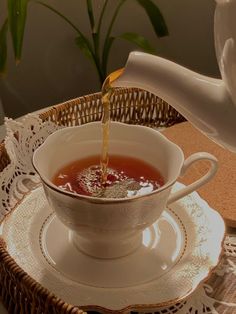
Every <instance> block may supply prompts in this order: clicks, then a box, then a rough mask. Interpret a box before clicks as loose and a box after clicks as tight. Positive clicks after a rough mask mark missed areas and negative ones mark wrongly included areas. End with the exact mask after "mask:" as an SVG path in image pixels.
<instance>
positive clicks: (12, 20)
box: [0, 0, 168, 84]
mask: <svg viewBox="0 0 236 314" xmlns="http://www.w3.org/2000/svg"><path fill="white" fill-rule="evenodd" d="M84 1H85V0H84ZM128 1H129V0H119V1H116V5H115V6H113V8H112V12H111V15H110V16H111V19H110V20H107V18H106V17H105V13H106V11H107V10H108V4H109V2H110V1H109V0H105V1H103V4H102V6H101V10H100V12H98V14H97V17H95V12H94V7H93V2H92V1H91V0H87V1H86V9H87V15H88V21H89V22H88V23H89V28H90V36H85V35H84V33H83V32H82V31H81V30H80V26H77V25H76V24H74V23H73V22H72V21H71V19H70V18H69V17H67V16H65V15H64V14H63V13H62V12H59V11H58V10H57V9H56V8H54V7H52V6H51V5H49V4H48V3H46V2H42V1H29V0H8V17H7V18H6V20H5V21H4V22H3V23H1V25H0V27H1V29H0V73H4V72H5V71H6V62H7V48H8V47H7V34H8V32H9V33H10V35H11V38H12V43H13V49H14V55H15V60H16V63H19V61H20V59H21V54H22V45H23V37H24V30H25V25H26V17H27V9H28V5H29V3H31V5H42V6H44V7H45V8H46V9H49V10H51V11H52V12H54V13H55V14H56V15H57V16H59V17H61V18H62V19H63V20H64V21H65V22H66V23H67V24H69V25H70V26H71V27H72V28H73V29H74V31H75V34H76V39H75V43H76V45H77V46H78V47H79V49H80V51H81V52H82V53H83V54H84V55H85V56H86V57H87V58H88V59H89V60H90V61H91V62H92V63H93V64H94V66H95V69H96V73H97V75H98V77H99V81H100V83H101V84H102V83H103V81H104V79H105V78H106V76H107V64H108V60H109V56H110V55H111V48H112V45H113V43H114V41H115V40H120V39H121V40H122V39H123V40H128V41H129V42H131V43H133V44H134V45H136V46H138V47H139V48H141V49H142V50H143V51H146V52H149V53H155V50H154V49H153V47H152V45H151V44H150V43H149V41H148V40H147V39H146V38H145V37H143V36H142V35H140V34H137V33H131V32H126V33H122V34H120V35H118V36H114V35H112V30H113V26H114V24H115V22H116V18H117V16H118V15H119V13H120V11H121V10H122V9H125V3H126V2H128ZM135 2H136V3H137V4H138V5H139V6H140V7H141V8H142V9H143V10H144V11H145V12H146V14H147V17H148V19H149V21H150V23H151V25H152V27H153V30H154V31H155V33H156V35H157V36H158V37H162V36H166V35H168V29H167V26H166V23H165V20H164V18H163V16H162V13H161V11H160V10H159V8H158V6H157V5H156V4H155V3H154V2H153V1H152V0H136V1H135ZM81 14H84V12H81ZM78 24H79V23H78ZM105 24H106V25H105ZM103 34H105V37H104V38H102V35H103Z"/></svg>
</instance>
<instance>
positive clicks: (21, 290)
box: [0, 89, 184, 314]
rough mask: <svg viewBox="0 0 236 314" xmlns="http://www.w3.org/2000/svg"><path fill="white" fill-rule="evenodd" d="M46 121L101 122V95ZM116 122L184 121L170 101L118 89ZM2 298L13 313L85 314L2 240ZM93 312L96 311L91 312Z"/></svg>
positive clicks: (1, 163) (1, 161) (1, 164)
mask: <svg viewBox="0 0 236 314" xmlns="http://www.w3.org/2000/svg"><path fill="white" fill-rule="evenodd" d="M39 116H40V118H41V119H42V120H43V121H46V120H48V121H52V122H54V123H56V124H58V125H63V126H74V125H81V124H84V123H88V122H91V121H99V120H101V116H102V104H101V94H100V93H97V94H92V95H88V96H84V97H80V98H77V99H74V100H70V101H67V102H65V103H63V104H59V105H56V106H54V107H52V108H51V109H49V110H47V111H45V112H43V113H41V114H40V115H39ZM111 118H112V120H116V121H121V122H125V123H129V124H140V125H145V126H150V127H168V126H171V125H173V124H175V123H179V122H182V121H184V118H183V117H182V116H181V115H180V114H179V113H178V112H177V111H176V110H174V109H173V108H172V107H170V106H169V105H168V104H167V103H166V102H164V101H163V100H161V99H160V98H158V97H157V96H154V95H152V94H150V93H148V92H146V91H142V90H138V89H118V90H117V91H116V92H115V94H114V96H113V101H112V106H111ZM9 163H10V159H9V156H8V155H7V153H6V149H5V146H4V143H2V144H1V145H0V171H2V170H3V169H4V168H5V167H6V166H7V165H8V164H9ZM0 282H1V285H0V298H1V300H2V302H3V304H4V306H5V307H6V309H7V310H8V312H9V313H24V314H27V313H32V314H33V313H66V314H69V313H70V314H72V313H83V311H82V310H80V309H79V308H78V307H77V306H74V305H71V304H67V303H65V302H64V301H63V300H61V299H60V298H58V297H57V296H55V295H53V294H52V293H50V291H48V290H47V289H45V288H43V287H42V286H41V285H40V284H39V283H38V282H36V281H35V280H33V279H32V278H31V277H30V276H29V275H28V274H27V273H25V272H24V271H23V270H22V269H21V268H20V267H19V266H18V265H17V264H16V263H15V261H14V259H13V258H12V257H11V256H10V255H9V253H8V251H7V247H6V244H5V243H4V241H3V239H1V238H0ZM90 310H93V309H90Z"/></svg>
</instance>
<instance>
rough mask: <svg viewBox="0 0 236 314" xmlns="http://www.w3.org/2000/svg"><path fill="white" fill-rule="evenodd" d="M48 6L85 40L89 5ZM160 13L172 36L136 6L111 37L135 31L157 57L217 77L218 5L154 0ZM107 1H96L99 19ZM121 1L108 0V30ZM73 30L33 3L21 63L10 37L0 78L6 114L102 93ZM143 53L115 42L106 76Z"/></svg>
mask: <svg viewBox="0 0 236 314" xmlns="http://www.w3.org/2000/svg"><path fill="white" fill-rule="evenodd" d="M45 2H46V3H47V4H50V5H52V6H53V7H54V8H57V9H58V11H60V12H63V14H64V15H66V16H67V17H69V18H70V19H71V21H73V23H74V24H75V25H77V26H78V27H79V28H80V29H81V30H82V31H83V32H84V33H85V34H86V35H89V30H88V26H89V21H88V15H87V11H86V1H85V0H79V1H78V0H48V1H46V0H45ZM153 2H155V4H157V5H158V7H159V8H160V10H161V12H162V14H163V16H164V19H165V22H166V24H167V27H168V29H169V35H168V36H166V37H162V38H157V37H156V35H155V33H154V31H153V28H152V26H151V24H150V21H149V19H148V18H147V15H146V14H145V11H144V10H142V8H141V7H140V6H138V4H137V3H136V2H135V1H134V0H129V1H126V3H125V4H124V5H123V7H122V9H121V11H120V13H119V16H118V17H117V20H116V22H115V24H114V29H113V32H112V33H113V34H114V35H117V34H120V33H122V32H136V33H139V34H142V35H143V36H145V37H146V38H148V39H149V41H150V42H151V43H152V45H153V46H154V47H155V49H156V51H157V54H158V55H160V56H162V57H165V58H167V59H170V60H172V61H175V62H178V63H179V64H182V65H184V66H186V67H188V68H190V69H192V70H194V71H198V72H200V73H202V74H206V75H209V76H213V77H219V76H220V74H219V70H218V65H217V61H216V57H215V50H214V39H213V22H214V10H215V1H214V0H207V1H206V0H194V1H190V0H153ZM103 3H104V1H103V0H96V1H93V4H94V10H95V12H96V13H97V14H98V12H99V10H101V7H102V5H103ZM117 3H118V0H112V1H110V3H109V5H110V7H108V10H107V12H106V15H105V16H104V19H103V23H104V30H105V29H106V24H107V25H108V21H109V20H110V19H111V14H110V12H113V11H112V10H114V6H115V5H116V4H117ZM6 5H7V1H6V0H0V25H2V23H3V21H4V19H5V17H6ZM75 37H76V33H75V31H74V30H73V29H72V28H71V27H70V26H69V25H68V24H67V23H66V22H65V21H64V20H63V19H62V18H60V17H58V16H57V15H56V14H54V13H53V12H51V11H50V10H48V9H47V8H45V7H43V6H41V5H40V4H38V3H36V2H34V1H30V2H29V6H28V15H27V22H26V28H25V36H24V43H23V51H22V60H21V62H20V64H19V65H18V66H16V65H15V62H14V56H13V52H12V49H11V48H12V43H11V39H10V36H8V46H9V48H10V49H9V51H8V55H9V57H8V61H7V73H6V75H5V77H4V78H1V79H0V102H1V104H2V108H3V110H4V112H5V115H6V116H8V117H12V118H15V117H19V116H21V115H23V114H26V113H28V112H32V111H35V110H38V109H40V108H43V107H47V106H50V105H53V104H57V103H60V102H63V101H65V100H68V99H71V98H75V97H78V96H81V95H86V94H90V93H94V92H99V91H100V85H99V80H98V77H97V73H96V71H95V68H94V66H93V65H92V64H91V62H90V61H89V60H88V59H86V58H85V56H84V55H83V54H82V53H81V51H80V50H79V48H78V47H77V46H76V44H75ZM132 50H140V49H137V48H136V47H135V46H134V45H132V44H131V43H129V42H126V41H122V40H117V41H116V42H115V43H114V45H113V47H112V49H111V54H110V58H109V64H108V72H112V71H113V70H115V69H118V68H121V67H123V66H124V65H125V62H126V59H127V57H128V53H129V51H132Z"/></svg>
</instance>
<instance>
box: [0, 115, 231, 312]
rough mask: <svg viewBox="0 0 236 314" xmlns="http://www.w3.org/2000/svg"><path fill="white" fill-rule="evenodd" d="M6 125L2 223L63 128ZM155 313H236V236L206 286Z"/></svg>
mask: <svg viewBox="0 0 236 314" xmlns="http://www.w3.org/2000/svg"><path fill="white" fill-rule="evenodd" d="M5 125H6V130H7V135H6V138H5V147H6V150H7V153H8V155H9V157H10V163H9V164H8V166H7V167H6V168H5V169H4V170H3V171H2V172H1V176H0V184H1V189H0V199H1V209H0V221H1V220H2V219H3V218H4V217H5V215H6V214H8V213H10V212H11V210H12V209H13V208H14V207H15V206H16V204H17V203H18V202H19V201H20V200H22V199H23V198H24V196H25V195H26V194H27V193H29V192H30V190H31V189H32V188H33V187H34V185H38V184H39V183H40V180H39V177H38V176H37V175H36V173H35V171H34V169H33V166H32V162H31V160H32V155H33V152H34V150H35V149H36V148H37V147H38V146H39V145H40V144H41V143H42V142H43V141H44V140H45V139H46V138H47V136H48V135H49V134H51V133H53V132H54V131H55V130H57V129H59V128H60V127H58V126H57V125H56V124H54V123H52V122H48V121H46V122H42V120H41V119H40V118H39V117H38V115H34V114H29V115H27V116H26V117H25V119H24V120H23V121H22V122H16V121H14V120H11V119H6V121H5ZM155 313H156V314H174V313H178V314H193V313H194V314H203V313H212V314H221V313H236V235H228V236H227V237H226V238H225V242H224V254H222V258H221V260H220V263H219V264H218V266H217V267H216V268H215V270H214V271H213V272H212V274H211V276H210V278H208V280H207V281H206V282H204V283H202V284H201V285H200V286H199V287H198V288H197V289H196V290H195V292H194V293H193V294H192V295H190V296H189V297H188V298H187V299H186V300H184V301H182V302H179V303H177V304H174V305H172V306H169V307H168V308H161V309H158V310H156V311H155Z"/></svg>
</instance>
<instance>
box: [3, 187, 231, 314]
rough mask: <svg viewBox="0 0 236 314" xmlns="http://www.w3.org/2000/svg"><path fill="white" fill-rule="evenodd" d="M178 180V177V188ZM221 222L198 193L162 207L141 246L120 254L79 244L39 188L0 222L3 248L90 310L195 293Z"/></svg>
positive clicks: (217, 249)
mask: <svg viewBox="0 0 236 314" xmlns="http://www.w3.org/2000/svg"><path fill="white" fill-rule="evenodd" d="M181 186H182V185H180V184H179V183H177V184H176V185H175V189H179V188H180V187H181ZM224 232H225V226H224V222H223V220H222V218H221V217H220V215H219V214H218V213H217V212H216V211H214V210H213V209H211V208H210V207H209V206H208V204H207V203H206V202H205V201H203V200H202V199H201V198H200V197H199V196H198V194H197V193H192V194H191V195H190V196H188V197H185V198H184V199H182V200H181V201H179V202H176V203H175V204H173V205H171V207H170V208H168V209H166V210H165V211H164V212H163V214H162V216H161V218H160V220H158V222H156V223H155V224H153V225H152V226H151V227H150V228H148V229H146V230H145V231H144V233H143V245H142V247H141V248H139V249H138V250H137V251H136V252H134V253H133V254H131V255H128V256H126V257H122V258H118V259H110V260H103V259H95V258H92V257H89V256H87V255H85V254H83V253H82V252H80V251H78V250H77V249H76V248H75V247H74V245H73V244H72V241H71V239H70V234H69V232H68V230H67V229H66V228H65V227H64V226H63V225H62V224H61V223H60V222H59V221H58V219H57V218H56V216H55V215H54V214H53V213H52V212H51V210H50V208H49V206H48V203H47V201H46V199H45V196H44V193H43V189H42V188H41V187H39V188H37V189H36V190H34V191H32V192H31V193H30V194H29V195H28V196H27V197H26V198H25V199H24V201H23V202H22V203H21V204H19V205H18V206H17V208H16V210H15V211H14V212H13V213H12V214H11V215H10V216H9V217H8V218H6V219H5V221H4V225H3V237H4V239H5V241H6V243H7V247H8V251H9V253H10V254H11V255H12V257H13V258H14V259H15V261H16V262H17V263H18V265H19V266H20V267H22V268H23V269H24V270H25V271H26V272H27V273H28V274H29V275H30V276H31V277H33V278H34V279H35V280H37V281H38V282H40V283H41V284H42V285H43V286H44V287H46V288H48V289H49V290H50V291H51V292H53V293H55V294H56V295H57V296H58V297H61V298H62V299H63V300H64V301H66V302H68V303H71V304H74V305H78V306H80V307H81V308H82V307H83V308H84V309H87V310H92V309H100V310H102V311H106V310H119V311H122V312H125V311H127V309H129V310H131V309H133V310H141V309H142V310H143V309H145V310H148V309H153V308H157V307H159V306H165V305H168V304H172V303H175V302H177V301H180V300H182V299H183V298H185V297H187V296H188V295H189V294H190V293H192V292H193V291H194V290H195V289H196V287H197V286H198V285H199V283H200V282H201V281H202V280H204V279H205V278H206V277H207V276H208V275H209V273H210V272H211V270H212V268H213V267H215V266H216V265H217V263H218V259H219V256H220V253H221V250H222V241H223V238H224Z"/></svg>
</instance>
